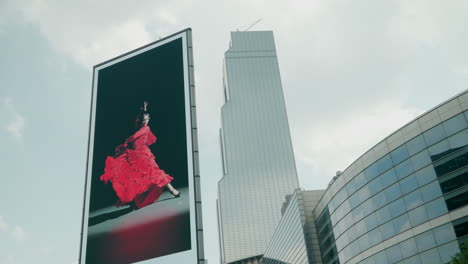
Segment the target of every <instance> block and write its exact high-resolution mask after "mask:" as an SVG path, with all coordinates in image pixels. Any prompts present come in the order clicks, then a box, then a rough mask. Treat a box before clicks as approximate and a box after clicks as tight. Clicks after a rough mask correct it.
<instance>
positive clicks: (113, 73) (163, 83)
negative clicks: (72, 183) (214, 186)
mask: <svg viewBox="0 0 468 264" xmlns="http://www.w3.org/2000/svg"><path fill="white" fill-rule="evenodd" d="M193 89H194V85H193V60H192V44H191V30H190V29H186V30H183V31H181V32H178V33H176V34H173V35H171V36H169V37H167V38H164V39H161V40H158V41H156V42H153V43H150V44H148V45H146V46H143V47H141V48H138V49H136V50H133V51H130V52H128V53H126V54H123V55H121V56H119V57H116V58H114V59H111V60H109V61H106V62H104V63H101V64H99V65H96V66H95V67H94V73H93V88H92V99H91V116H90V131H89V145H88V159H87V168H86V181H85V195H84V206H83V224H82V234H81V244H80V263H86V264H92V263H114V264H115V263H136V262H138V263H154V264H163V263H203V244H202V240H203V238H202V228H201V210H200V208H201V206H200V203H201V201H200V200H199V198H197V197H200V195H199V191H200V190H199V182H200V181H199V172H198V149H197V148H198V147H197V144H196V141H197V139H196V136H197V133H196V132H197V130H196V119H195V103H194V102H195V100H194V96H193V95H194V90H193ZM197 194H198V195H197ZM197 219H198V221H197Z"/></svg>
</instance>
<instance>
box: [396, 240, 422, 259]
mask: <svg viewBox="0 0 468 264" xmlns="http://www.w3.org/2000/svg"><path fill="white" fill-rule="evenodd" d="M400 247H401V255H402V257H403V258H407V257H409V256H412V255H414V254H416V253H418V250H417V248H416V242H415V241H414V238H410V239H408V240H405V241H403V242H401V243H400Z"/></svg>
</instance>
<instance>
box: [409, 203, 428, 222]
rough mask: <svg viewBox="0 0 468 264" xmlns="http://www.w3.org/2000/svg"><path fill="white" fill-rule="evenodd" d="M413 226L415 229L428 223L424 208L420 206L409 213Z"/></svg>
mask: <svg viewBox="0 0 468 264" xmlns="http://www.w3.org/2000/svg"><path fill="white" fill-rule="evenodd" d="M408 216H409V218H410V222H411V226H412V227H415V226H417V225H420V224H422V223H424V222H426V221H427V213H426V209H425V208H424V206H420V207H418V208H415V209H413V210H411V211H409V212H408Z"/></svg>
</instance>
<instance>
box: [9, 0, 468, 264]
mask: <svg viewBox="0 0 468 264" xmlns="http://www.w3.org/2000/svg"><path fill="white" fill-rule="evenodd" d="M467 17H468V2H467V1H465V0H452V1H437V0H411V1H408V0H386V1H381V0H359V1H351V0H287V1H286V0H273V1H272V0H238V1H220V0H204V1H194V0H171V1H168V0H159V1H149V0H141V1H121V0H100V1H90V0H83V1H63V0H27V1H26V0H0V146H1V150H0V168H1V175H0V179H1V181H0V200H1V201H2V205H1V206H0V263H5V264H20V263H50V264H55V263H57V264H69V263H70V264H76V263H78V250H79V240H80V231H81V230H80V228H81V213H82V211H81V210H82V205H83V202H82V201H83V188H84V178H85V160H86V155H87V154H86V153H87V140H88V129H89V114H90V113H89V111H90V99H91V98H90V97H91V79H92V67H93V65H96V64H98V63H100V62H103V61H105V60H108V59H110V58H112V57H114V56H117V55H119V54H121V53H124V52H126V51H129V50H132V49H135V48H137V47H139V46H142V45H145V44H147V43H150V42H152V41H155V40H158V39H159V38H162V37H165V36H167V35H170V34H172V33H174V32H177V31H180V30H182V29H185V28H188V27H190V28H192V30H193V46H194V61H195V84H196V91H197V106H198V109H197V111H198V113H197V115H198V127H199V135H198V136H199V142H200V144H199V145H200V167H201V176H202V190H203V194H202V199H203V217H204V232H205V254H206V258H207V259H208V261H209V263H214V264H216V263H219V252H218V249H219V246H218V235H217V228H216V226H217V224H216V207H215V199H216V188H217V181H218V180H219V179H220V178H221V174H222V172H221V163H220V153H219V149H220V147H219V144H218V143H219V142H218V133H219V131H218V130H219V127H220V107H221V106H222V104H223V99H222V61H223V56H224V52H225V51H226V50H227V49H228V47H229V39H230V31H236V30H245V29H247V28H248V27H249V26H250V25H251V24H252V23H254V22H255V21H257V20H258V19H262V20H261V21H260V22H259V23H257V24H256V25H254V26H253V27H252V28H251V29H250V30H272V31H273V32H274V36H275V41H276V48H277V54H278V61H279V66H280V72H281V78H282V83H283V90H284V96H285V101H286V107H287V111H288V118H289V125H290V127H291V137H292V142H293V147H294V153H295V159H296V163H297V164H296V165H297V169H298V177H299V182H300V185H301V186H302V187H303V188H305V189H324V188H326V187H327V184H328V182H329V181H330V179H331V178H332V177H333V176H334V175H335V172H336V171H338V170H341V171H343V170H344V169H345V168H346V167H347V166H349V165H350V164H351V163H352V162H353V161H354V160H356V159H357V158H358V157H359V156H361V155H362V154H364V153H365V151H367V150H368V149H369V148H371V147H372V146H373V145H375V144H377V143H378V142H379V141H381V140H382V139H384V138H385V137H386V136H388V135H389V134H391V133H392V132H393V131H395V130H397V129H398V128H400V127H402V126H403V125H404V124H406V123H407V122H409V121H410V120H412V119H414V118H415V117H417V116H418V115H420V114H422V113H424V112H425V111H427V110H429V109H431V108H433V107H434V106H436V105H438V104H439V103H441V102H442V101H445V100H447V99H449V98H451V97H453V96H455V95H456V94H458V93H460V92H462V91H464V90H465V89H467V88H468V85H467V84H468V49H467V48H466V47H468V26H467V24H468V19H467Z"/></svg>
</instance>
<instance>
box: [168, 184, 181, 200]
mask: <svg viewBox="0 0 468 264" xmlns="http://www.w3.org/2000/svg"><path fill="white" fill-rule="evenodd" d="M166 187H167V188H168V189H169V191H170V192H171V193H172V195H174V196H175V197H179V196H180V192H179V191H177V190H176V189H175V188H174V187H173V186H172V185H171V184H170V183H168V184H167V185H166Z"/></svg>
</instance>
